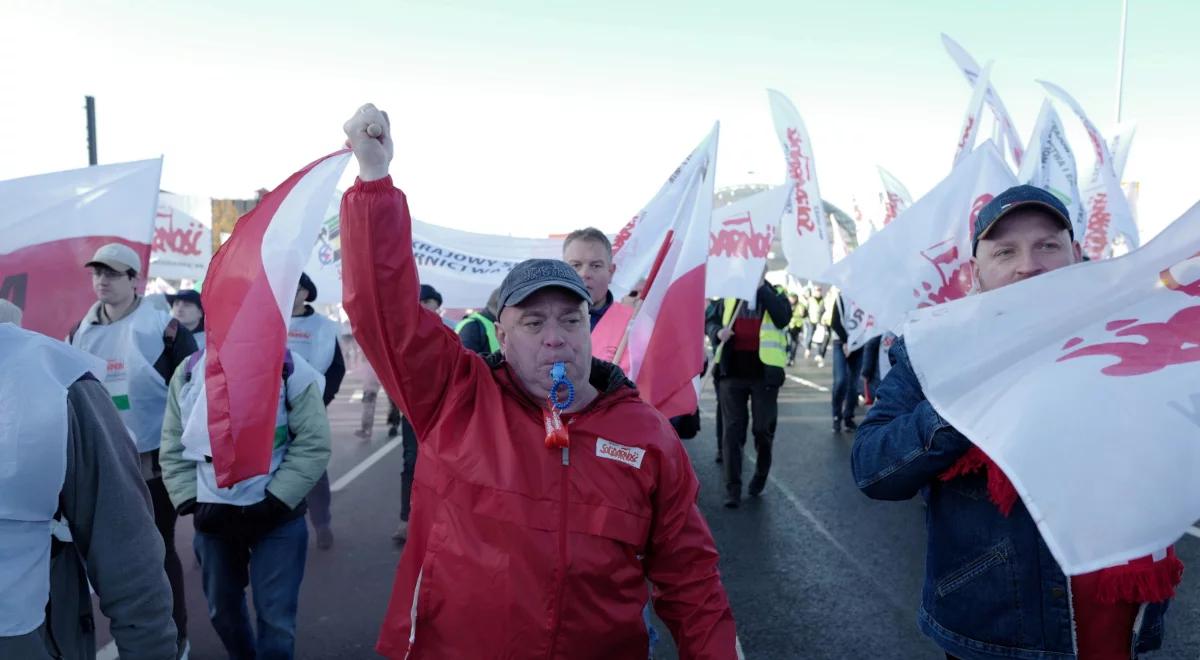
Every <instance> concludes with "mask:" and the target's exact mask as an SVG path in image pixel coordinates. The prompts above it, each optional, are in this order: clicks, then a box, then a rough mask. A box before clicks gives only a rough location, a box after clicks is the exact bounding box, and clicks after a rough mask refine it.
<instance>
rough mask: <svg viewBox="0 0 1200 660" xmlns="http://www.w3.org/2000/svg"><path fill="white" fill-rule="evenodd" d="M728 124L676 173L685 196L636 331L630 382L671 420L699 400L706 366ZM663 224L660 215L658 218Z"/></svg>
mask: <svg viewBox="0 0 1200 660" xmlns="http://www.w3.org/2000/svg"><path fill="white" fill-rule="evenodd" d="M719 131H720V124H717V125H714V126H713V129H712V132H711V133H710V134H709V135H708V137H707V138H705V140H704V142H703V143H701V145H700V147H699V148H697V149H696V151H694V152H693V153H692V156H691V157H690V158H689V159H688V161H687V162H686V163H684V165H683V167H682V168H681V169H680V170H679V171H678V172H676V175H675V177H674V179H675V181H676V182H678V183H679V185H680V192H681V194H680V195H679V197H678V201H677V203H676V204H675V205H674V206H673V208H670V209H662V211H663V212H668V213H669V214H670V217H669V219H668V220H669V223H668V224H669V227H670V229H669V230H668V234H667V241H668V243H667V244H666V245H667V247H666V249H665V251H663V252H662V255H661V260H656V268H655V269H654V270H653V271H651V272H650V275H649V279H648V281H647V283H646V293H645V298H644V299H643V301H642V306H641V309H640V310H639V311H638V314H637V316H635V317H634V318H633V322H632V325H631V326H630V330H629V357H630V378H632V379H633V381H634V382H636V383H637V386H638V391H639V393H640V394H641V396H642V398H643V399H644V400H646V401H647V402H648V403H649V404H650V405H652V406H654V407H655V408H657V409H658V411H659V412H661V413H662V414H663V415H664V416H666V417H674V416H677V415H688V414H691V413H692V412H694V411H695V410H696V408H697V406H698V403H699V378H700V371H701V370H702V369H703V368H704V308H705V298H704V271H705V262H706V261H707V258H708V246H709V226H710V223H711V220H712V200H713V188H714V186H713V182H714V180H715V179H716V173H717V167H716V166H717V139H718V134H719ZM653 220H655V221H658V219H657V218H655V219H653Z"/></svg>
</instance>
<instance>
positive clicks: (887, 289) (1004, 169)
mask: <svg viewBox="0 0 1200 660" xmlns="http://www.w3.org/2000/svg"><path fill="white" fill-rule="evenodd" d="M1015 184H1016V178H1015V177H1014V176H1013V173H1012V170H1010V169H1009V168H1008V165H1007V164H1006V163H1005V162H1004V157H1003V156H1001V155H1000V152H999V151H997V149H996V147H995V145H994V144H993V143H992V141H991V140H988V141H987V142H984V143H983V144H982V145H980V146H979V147H978V148H976V149H975V151H973V152H971V155H970V156H968V157H967V158H966V159H965V160H964V161H963V162H962V163H960V164H959V165H958V167H955V168H954V170H953V171H952V172H951V173H950V176H948V177H946V178H945V179H943V180H942V182H941V183H939V184H938V185H937V186H935V187H934V189H933V190H931V191H929V193H928V194H926V195H925V196H924V197H922V198H921V199H918V200H917V201H916V203H914V204H913V205H912V207H911V208H909V209H908V210H907V211H905V212H904V213H901V214H900V217H898V218H896V220H895V221H893V222H892V224H890V225H888V226H886V227H884V228H883V230H882V231H880V232H879V233H878V234H876V235H875V236H873V237H872V238H871V240H870V241H867V242H866V243H864V244H863V245H861V246H860V247H859V248H858V249H856V250H855V251H854V252H852V253H850V255H849V256H847V257H846V258H845V259H843V260H841V261H839V262H838V263H836V264H834V265H833V267H832V268H830V269H829V270H828V271H827V272H825V273H823V274H822V275H821V277H820V278H818V279H819V280H820V281H824V282H832V283H833V284H836V285H837V286H838V287H839V288H840V289H841V290H842V294H843V295H845V296H847V297H848V298H849V299H851V300H853V301H854V302H855V303H856V304H857V305H858V306H859V307H860V308H862V309H864V310H870V313H871V314H872V315H873V316H874V321H875V327H874V328H873V334H879V333H881V332H883V331H885V330H895V329H897V328H899V327H900V325H901V324H902V323H903V322H904V317H905V315H906V314H908V312H910V311H912V310H914V309H917V308H919V307H930V306H933V305H937V304H940V303H943V302H947V301H949V300H954V299H956V298H962V297H963V296H965V295H967V293H968V292H970V291H971V289H972V287H973V285H974V282H973V275H972V272H971V263H970V261H971V239H972V232H973V229H974V225H975V218H976V216H978V215H979V211H980V210H981V209H982V208H983V206H984V205H985V204H987V203H988V202H989V201H991V199H992V197H994V196H995V195H997V194H999V193H1001V192H1003V191H1004V190H1006V189H1007V188H1009V187H1011V186H1013V185H1015ZM868 338H869V337H868Z"/></svg>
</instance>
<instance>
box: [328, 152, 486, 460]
mask: <svg viewBox="0 0 1200 660" xmlns="http://www.w3.org/2000/svg"><path fill="white" fill-rule="evenodd" d="M341 229H342V281H343V284H342V286H343V296H342V297H343V304H344V306H345V309H346V314H347V315H348V316H349V317H350V324H351V326H352V327H353V328H354V336H355V338H356V339H357V340H358V343H359V345H360V346H361V347H362V350H363V354H365V355H366V356H367V360H369V361H370V363H371V366H372V367H373V368H374V369H375V373H376V374H378V376H379V382H380V384H381V385H383V387H384V389H386V390H387V393H388V395H389V396H391V397H392V400H393V401H395V402H396V405H397V406H399V407H400V409H401V410H402V411H404V415H405V417H407V418H408V421H409V423H410V424H412V426H413V430H415V431H416V432H417V436H418V437H420V438H421V439H422V440H424V439H425V438H426V436H427V433H426V431H427V430H428V429H429V428H431V427H432V425H434V424H435V423H436V421H437V418H438V415H439V413H440V411H441V410H442V403H443V402H444V401H445V400H446V399H447V398H448V397H449V396H450V389H451V386H452V384H453V383H467V382H471V380H472V379H473V378H474V377H475V374H474V373H473V371H474V370H475V369H477V368H479V367H482V366H483V363H482V362H481V361H480V362H479V364H478V365H475V364H473V360H475V361H478V360H477V358H475V357H474V356H473V355H472V354H471V353H469V352H467V351H466V350H465V349H463V347H462V344H460V343H459V341H458V336H457V335H455V334H454V332H453V331H452V330H450V328H449V327H447V326H446V324H445V323H443V322H442V319H441V317H439V316H438V315H437V314H435V313H433V312H431V311H429V310H427V309H425V308H424V307H422V306H421V305H420V302H419V301H418V300H417V297H418V295H419V290H420V280H419V279H418V276H417V266H416V262H415V260H414V259H413V251H412V217H411V216H410V215H409V213H408V200H407V199H406V198H405V196H404V193H403V192H401V191H400V190H398V189H397V188H395V187H394V186H393V185H392V178H391V177H390V176H389V177H385V178H383V179H379V180H377V181H367V182H364V181H362V180H358V181H355V183H354V186H352V187H351V188H350V190H348V191H346V194H345V195H344V196H343V197H342V209H341Z"/></svg>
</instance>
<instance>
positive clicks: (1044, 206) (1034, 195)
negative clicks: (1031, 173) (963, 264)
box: [971, 185, 1075, 255]
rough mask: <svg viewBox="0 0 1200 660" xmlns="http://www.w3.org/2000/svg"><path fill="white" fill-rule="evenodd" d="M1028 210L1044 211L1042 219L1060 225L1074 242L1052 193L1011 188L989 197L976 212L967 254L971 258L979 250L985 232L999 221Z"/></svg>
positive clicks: (1065, 216)
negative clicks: (1055, 221)
mask: <svg viewBox="0 0 1200 660" xmlns="http://www.w3.org/2000/svg"><path fill="white" fill-rule="evenodd" d="M1031 207H1033V208H1038V209H1040V210H1042V211H1045V212H1046V215H1048V216H1050V217H1051V218H1054V219H1055V220H1058V221H1060V222H1062V225H1063V229H1066V230H1067V231H1068V232H1070V233H1071V239H1072V240H1074V238H1075V228H1074V227H1073V226H1072V225H1071V214H1070V213H1069V212H1068V211H1067V207H1066V206H1065V205H1064V204H1063V203H1062V200H1061V199H1059V198H1058V197H1057V196H1056V195H1055V194H1054V193H1052V192H1049V191H1047V190H1044V189H1042V188H1038V187H1037V186H1030V185H1021V186H1013V187H1012V188H1009V189H1008V190H1005V191H1004V192H1002V193H1000V194H999V195H996V196H995V197H993V198H992V201H990V202H988V203H987V204H986V205H985V206H984V207H983V208H982V209H980V211H979V215H978V216H976V217H975V227H974V231H972V232H971V233H972V235H973V236H974V239H973V240H972V242H971V254H972V255H974V254H975V253H976V252H977V251H978V250H979V240H980V239H982V238H986V237H987V233H988V231H990V230H991V228H992V227H994V226H995V225H996V223H997V222H999V221H1000V219H1001V218H1003V217H1004V216H1006V215H1008V214H1009V213H1012V212H1013V211H1016V210H1017V209H1028V208H1031Z"/></svg>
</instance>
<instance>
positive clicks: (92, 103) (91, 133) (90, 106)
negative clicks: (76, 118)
mask: <svg viewBox="0 0 1200 660" xmlns="http://www.w3.org/2000/svg"><path fill="white" fill-rule="evenodd" d="M83 100H84V102H85V103H86V104H87V105H86V106H85V107H86V108H87V137H88V165H95V164H96V97H94V96H85V97H83Z"/></svg>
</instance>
